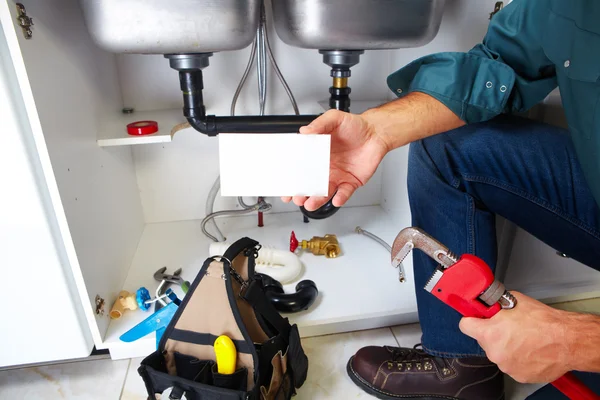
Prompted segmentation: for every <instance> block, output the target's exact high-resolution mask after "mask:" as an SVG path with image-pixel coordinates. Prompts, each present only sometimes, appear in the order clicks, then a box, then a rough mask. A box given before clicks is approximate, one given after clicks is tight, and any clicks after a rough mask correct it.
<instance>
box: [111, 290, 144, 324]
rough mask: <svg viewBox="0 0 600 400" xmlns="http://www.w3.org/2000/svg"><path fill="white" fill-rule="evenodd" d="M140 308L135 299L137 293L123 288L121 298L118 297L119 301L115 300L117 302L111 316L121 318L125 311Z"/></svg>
mask: <svg viewBox="0 0 600 400" xmlns="http://www.w3.org/2000/svg"><path fill="white" fill-rule="evenodd" d="M137 309H138V305H137V301H136V300H135V293H129V292H127V291H125V290H123V291H122V292H121V293H119V298H117V301H115V304H114V305H113V307H112V310H110V314H109V315H110V317H111V318H112V319H119V318H121V317H122V316H123V313H124V312H125V310H131V311H134V310H137Z"/></svg>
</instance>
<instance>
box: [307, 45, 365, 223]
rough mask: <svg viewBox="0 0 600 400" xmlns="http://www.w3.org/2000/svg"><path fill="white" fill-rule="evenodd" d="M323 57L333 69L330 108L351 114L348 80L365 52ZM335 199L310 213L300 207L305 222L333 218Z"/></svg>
mask: <svg viewBox="0 0 600 400" xmlns="http://www.w3.org/2000/svg"><path fill="white" fill-rule="evenodd" d="M319 53H321V54H322V55H323V62H324V63H325V64H327V65H329V66H330V67H331V77H332V78H333V86H331V87H330V88H329V94H330V95H331V97H330V98H329V108H331V109H332V110H340V111H344V112H350V92H351V90H350V87H348V78H350V76H351V73H350V68H352V67H353V66H355V65H356V64H358V63H359V61H360V56H361V55H362V54H363V53H364V50H319ZM333 197H335V194H334V196H332V197H331V199H329V201H327V203H325V204H323V205H322V206H321V208H318V209H316V210H314V211H308V210H307V209H306V208H304V207H300V211H301V212H302V214H303V215H304V222H308V221H307V218H310V219H325V218H329V217H331V216H332V215H333V214H335V213H336V212H338V211H339V207H336V206H334V205H333Z"/></svg>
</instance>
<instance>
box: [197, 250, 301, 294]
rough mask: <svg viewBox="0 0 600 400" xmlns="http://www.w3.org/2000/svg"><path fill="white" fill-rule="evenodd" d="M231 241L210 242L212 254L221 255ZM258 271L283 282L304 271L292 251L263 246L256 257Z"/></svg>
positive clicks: (296, 276)
mask: <svg viewBox="0 0 600 400" xmlns="http://www.w3.org/2000/svg"><path fill="white" fill-rule="evenodd" d="M229 246H231V243H223V242H215V243H211V244H210V248H209V250H208V251H209V253H210V256H211V257H212V256H221V255H223V253H225V251H227V249H228V248H229ZM256 272H259V273H261V274H265V275H268V276H270V277H271V278H274V279H277V280H278V281H279V282H281V283H282V284H284V285H285V284H287V283H291V282H293V281H295V280H296V279H297V278H298V276H299V275H300V273H301V272H302V262H301V261H300V258H298V256H297V255H296V254H294V253H292V252H291V251H287V250H278V249H273V248H271V247H264V246H263V247H262V248H261V249H260V250H259V251H258V258H257V259H256Z"/></svg>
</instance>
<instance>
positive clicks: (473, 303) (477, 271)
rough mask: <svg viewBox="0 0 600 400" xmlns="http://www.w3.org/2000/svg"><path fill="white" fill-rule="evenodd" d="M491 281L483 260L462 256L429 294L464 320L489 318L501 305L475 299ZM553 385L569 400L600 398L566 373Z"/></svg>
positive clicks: (447, 270) (489, 271) (573, 376)
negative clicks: (487, 303) (484, 302)
mask: <svg viewBox="0 0 600 400" xmlns="http://www.w3.org/2000/svg"><path fill="white" fill-rule="evenodd" d="M493 281H494V275H493V274H492V270H491V269H490V268H489V267H488V266H487V264H486V263H485V262H484V261H483V260H481V259H480V258H478V257H475V256H471V255H468V254H465V255H463V256H462V257H461V258H460V260H459V261H458V262H457V263H456V264H454V265H452V266H451V267H449V268H448V269H446V271H445V272H444V275H443V277H442V278H441V279H440V281H439V282H438V284H437V285H436V286H435V287H434V289H433V291H432V294H433V295H434V296H435V297H437V298H438V299H440V300H442V301H443V302H444V303H446V304H447V305H449V306H450V307H452V308H454V309H455V310H456V311H458V312H459V313H461V314H462V315H463V316H465V317H474V318H492V317H493V316H494V315H496V314H497V313H498V312H499V311H500V310H501V307H500V305H499V304H495V305H494V306H492V307H488V306H486V305H484V304H483V303H481V302H480V301H479V300H478V296H479V295H480V294H481V293H482V291H483V290H485V289H487V288H488V287H489V286H490V285H491V283H492V282H493ZM552 385H553V386H554V387H555V388H557V389H558V390H559V391H560V392H562V394H564V395H565V396H567V397H568V398H569V399H570V400H600V396H598V395H597V394H595V393H594V392H592V390H591V389H590V388H588V387H587V386H586V385H585V384H584V383H583V382H581V381H580V380H579V379H578V378H577V377H576V376H575V375H573V373H572V372H567V373H566V374H564V375H563V376H561V377H560V378H558V379H557V380H555V381H554V382H552Z"/></svg>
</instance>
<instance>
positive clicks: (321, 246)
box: [299, 235, 342, 258]
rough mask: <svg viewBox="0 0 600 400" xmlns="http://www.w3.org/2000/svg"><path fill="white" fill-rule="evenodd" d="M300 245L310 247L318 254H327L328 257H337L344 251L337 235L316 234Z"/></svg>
mask: <svg viewBox="0 0 600 400" xmlns="http://www.w3.org/2000/svg"><path fill="white" fill-rule="evenodd" d="M299 247H302V248H303V249H308V250H309V251H310V252H311V253H313V254H314V255H316V256H325V257H327V258H336V257H337V256H339V255H340V253H341V252H342V250H341V249H340V243H339V242H338V239H337V236H335V235H325V236H323V237H320V236H314V237H313V238H312V239H310V240H303V241H302V242H300V243H299Z"/></svg>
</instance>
